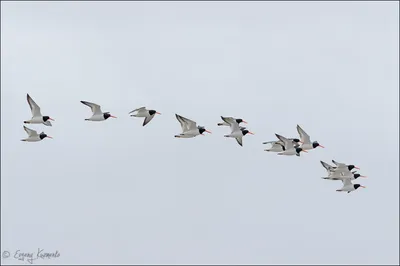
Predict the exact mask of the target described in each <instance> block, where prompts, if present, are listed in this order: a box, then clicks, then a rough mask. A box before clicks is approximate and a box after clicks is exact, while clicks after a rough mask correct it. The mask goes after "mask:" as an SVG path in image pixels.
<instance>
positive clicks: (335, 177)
mask: <svg viewBox="0 0 400 266" xmlns="http://www.w3.org/2000/svg"><path fill="white" fill-rule="evenodd" d="M359 177H363V178H367V177H366V176H363V175H360V174H358V173H357V172H350V174H348V173H347V174H345V173H343V172H340V174H338V175H331V176H327V177H322V179H326V180H343V179H350V180H356V179H357V178H359Z"/></svg>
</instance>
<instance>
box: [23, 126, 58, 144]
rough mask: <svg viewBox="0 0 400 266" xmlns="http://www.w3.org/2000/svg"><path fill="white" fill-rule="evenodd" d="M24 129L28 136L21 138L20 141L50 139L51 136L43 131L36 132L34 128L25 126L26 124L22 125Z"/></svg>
mask: <svg viewBox="0 0 400 266" xmlns="http://www.w3.org/2000/svg"><path fill="white" fill-rule="evenodd" d="M24 129H25V131H26V133H27V134H28V137H27V138H26V139H21V141H28V142H37V141H41V140H43V139H44V138H51V139H52V137H50V136H48V135H47V134H45V133H44V132H42V133H40V134H38V133H37V131H36V130H33V129H30V128H27V127H26V126H24Z"/></svg>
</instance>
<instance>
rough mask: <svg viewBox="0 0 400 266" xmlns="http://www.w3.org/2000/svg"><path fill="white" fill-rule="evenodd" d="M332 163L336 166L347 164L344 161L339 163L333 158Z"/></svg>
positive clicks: (341, 166)
mask: <svg viewBox="0 0 400 266" xmlns="http://www.w3.org/2000/svg"><path fill="white" fill-rule="evenodd" d="M332 163H334V164H335V165H336V166H337V167H340V168H343V167H346V166H347V165H346V164H345V163H339V162H337V161H335V160H332Z"/></svg>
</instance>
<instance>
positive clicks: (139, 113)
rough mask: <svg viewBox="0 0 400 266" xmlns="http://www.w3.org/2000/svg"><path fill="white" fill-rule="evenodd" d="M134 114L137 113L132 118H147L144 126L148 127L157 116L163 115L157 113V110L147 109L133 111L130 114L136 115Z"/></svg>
mask: <svg viewBox="0 0 400 266" xmlns="http://www.w3.org/2000/svg"><path fill="white" fill-rule="evenodd" d="M134 112H136V113H135V114H132V115H131V116H134V117H144V118H145V119H144V121H143V126H145V125H147V124H148V123H149V122H150V121H151V120H152V119H153V118H154V116H155V115H156V114H159V115H160V114H161V113H159V112H157V111H156V110H147V109H146V107H140V108H138V109H135V110H133V111H131V112H129V113H130V114H131V113H134Z"/></svg>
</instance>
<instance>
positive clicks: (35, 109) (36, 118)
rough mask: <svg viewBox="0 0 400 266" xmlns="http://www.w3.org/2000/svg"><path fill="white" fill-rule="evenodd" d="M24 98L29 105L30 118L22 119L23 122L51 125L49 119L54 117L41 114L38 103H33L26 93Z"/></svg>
mask: <svg viewBox="0 0 400 266" xmlns="http://www.w3.org/2000/svg"><path fill="white" fill-rule="evenodd" d="M26 99H27V100H28V104H29V107H30V108H31V112H32V118H31V119H30V120H27V121H24V123H25V124H44V125H46V126H52V125H51V122H50V121H49V120H52V121H54V119H52V118H50V117H49V116H47V115H46V116H43V115H42V113H41V111H40V107H39V105H37V104H36V103H35V101H34V100H33V99H32V98H31V96H29V94H26Z"/></svg>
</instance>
